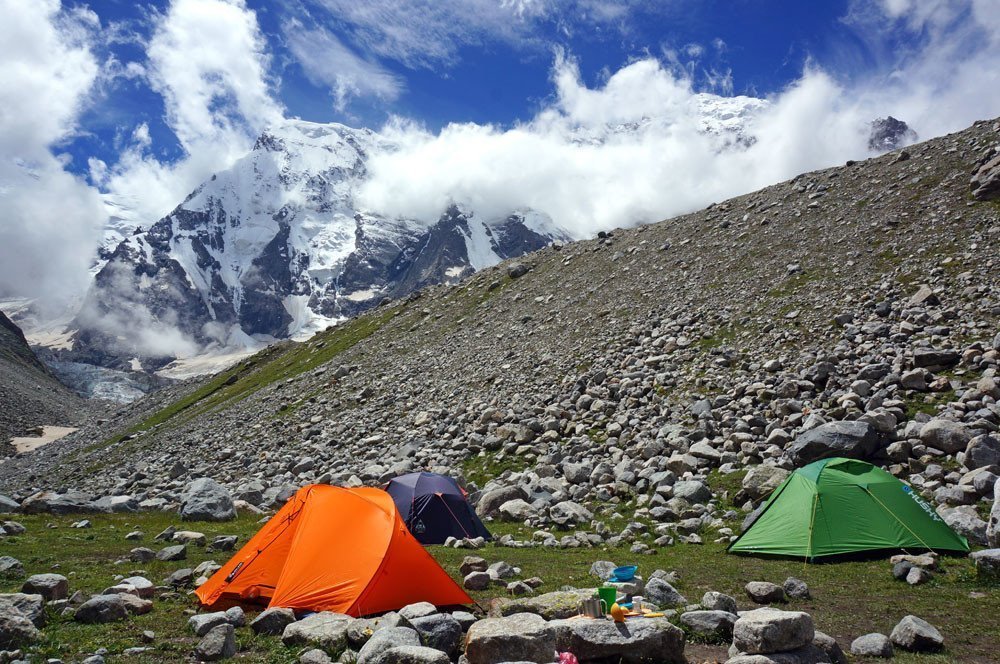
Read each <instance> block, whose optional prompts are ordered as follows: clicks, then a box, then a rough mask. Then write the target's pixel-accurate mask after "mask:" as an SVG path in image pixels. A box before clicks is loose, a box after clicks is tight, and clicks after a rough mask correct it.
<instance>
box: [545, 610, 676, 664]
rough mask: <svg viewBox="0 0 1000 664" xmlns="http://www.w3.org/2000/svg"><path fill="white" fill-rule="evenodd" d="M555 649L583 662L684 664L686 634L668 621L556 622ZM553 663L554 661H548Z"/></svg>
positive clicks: (650, 619)
mask: <svg viewBox="0 0 1000 664" xmlns="http://www.w3.org/2000/svg"><path fill="white" fill-rule="evenodd" d="M549 627H550V628H551V629H552V630H553V631H554V632H555V635H556V648H557V649H558V650H561V651H567V652H572V653H573V654H574V655H576V656H577V658H579V660H580V661H581V662H596V661H614V662H624V663H638V662H663V663H664V664H667V663H672V662H677V663H678V664H680V663H681V662H685V661H686V660H685V659H684V633H683V632H682V631H681V630H680V629H678V628H677V627H676V626H675V625H673V624H671V623H670V622H669V621H668V620H667V619H665V618H648V619H645V620H633V621H628V622H625V623H615V622H612V621H610V620H554V621H552V622H550V623H549ZM546 661H551V659H549V660H546Z"/></svg>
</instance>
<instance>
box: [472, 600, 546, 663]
mask: <svg viewBox="0 0 1000 664" xmlns="http://www.w3.org/2000/svg"><path fill="white" fill-rule="evenodd" d="M555 651H556V635H555V630H554V629H552V627H551V626H550V625H549V623H547V622H546V621H545V619H544V618H542V617H541V616H539V615H537V614H534V613H515V614H513V615H509V616H505V617H503V618H486V619H484V620H480V621H478V622H476V624H474V625H473V626H472V627H470V628H469V633H468V635H467V636H466V646H465V657H466V658H467V659H468V660H469V664H502V663H503V662H541V663H544V664H549V663H550V662H552V659H553V655H554V653H555Z"/></svg>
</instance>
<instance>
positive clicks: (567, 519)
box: [549, 500, 594, 526]
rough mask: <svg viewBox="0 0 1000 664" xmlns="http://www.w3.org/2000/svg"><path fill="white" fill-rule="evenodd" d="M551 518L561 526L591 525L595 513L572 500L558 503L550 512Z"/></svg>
mask: <svg viewBox="0 0 1000 664" xmlns="http://www.w3.org/2000/svg"><path fill="white" fill-rule="evenodd" d="M549 518H550V519H552V521H554V522H555V523H556V524H558V525H560V526H568V525H570V524H581V523H589V522H590V520H591V519H593V518H594V515H593V513H591V511H590V510H588V509H587V508H586V507H584V506H583V505H580V504H579V503H574V502H573V501H571V500H564V501H562V502H561V503H556V504H555V505H553V506H552V508H551V509H550V510H549Z"/></svg>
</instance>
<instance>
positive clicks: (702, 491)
mask: <svg viewBox="0 0 1000 664" xmlns="http://www.w3.org/2000/svg"><path fill="white" fill-rule="evenodd" d="M674 498H680V499H681V500H685V501H687V502H688V503H691V504H692V505H704V504H705V503H707V502H708V501H710V500H711V499H712V490H711V489H709V488H708V486H707V485H706V484H705V483H704V482H700V481H698V480H681V481H679V482H677V483H675V484H674Z"/></svg>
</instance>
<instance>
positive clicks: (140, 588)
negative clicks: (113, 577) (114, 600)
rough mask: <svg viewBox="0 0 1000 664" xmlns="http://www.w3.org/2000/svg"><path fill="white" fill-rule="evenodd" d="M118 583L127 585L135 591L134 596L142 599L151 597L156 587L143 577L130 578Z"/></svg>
mask: <svg viewBox="0 0 1000 664" xmlns="http://www.w3.org/2000/svg"><path fill="white" fill-rule="evenodd" d="M120 583H124V584H128V585H130V586H132V587H133V588H134V589H135V594H136V595H138V596H139V597H141V598H143V599H149V598H150V597H152V596H153V592H154V591H155V590H156V586H154V585H153V582H152V581H150V580H149V579H147V578H146V577H144V576H130V577H127V578H124V579H122V580H121V582H120Z"/></svg>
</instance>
